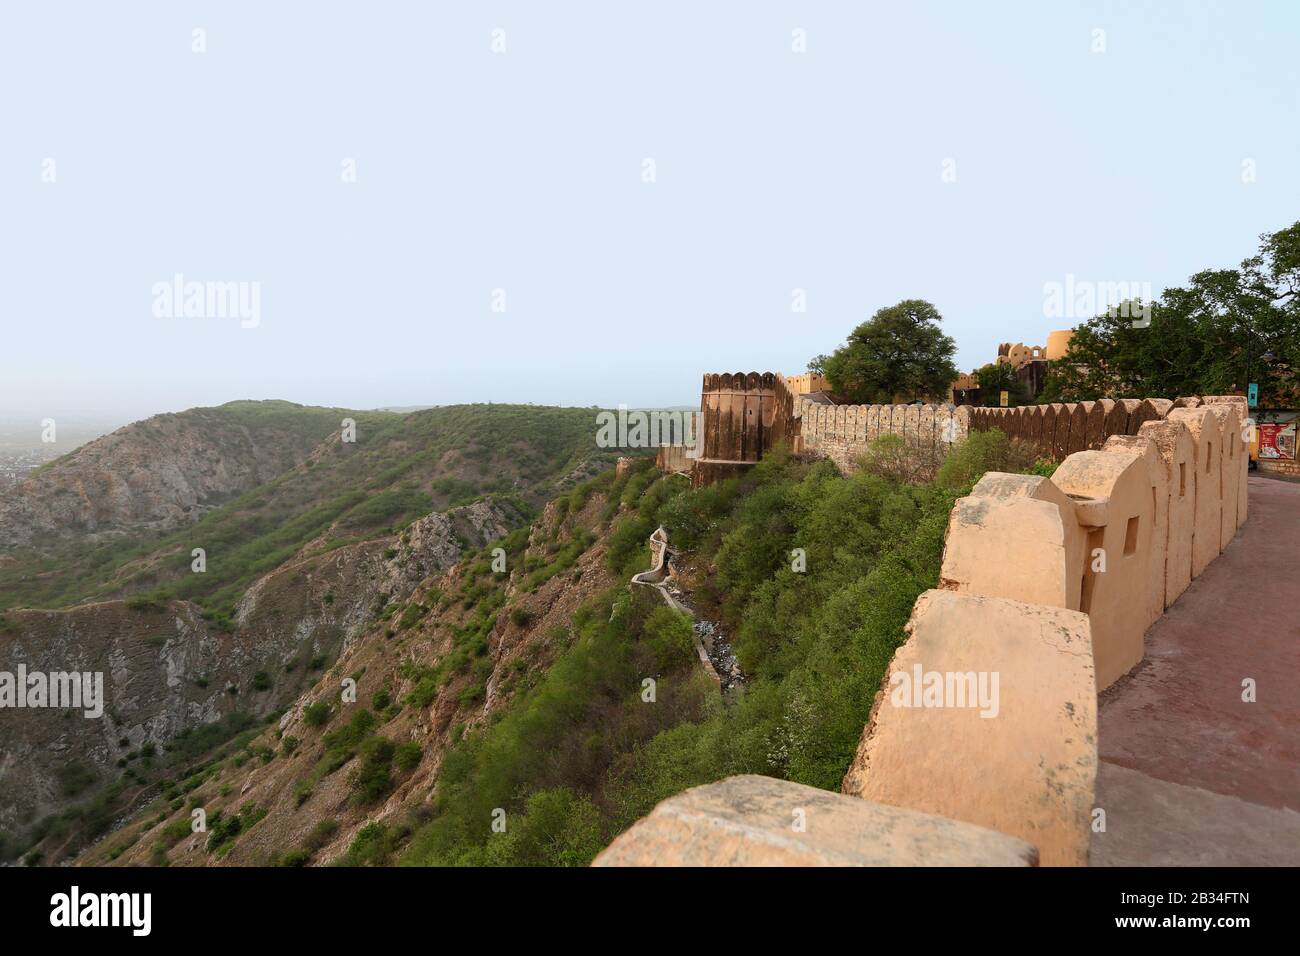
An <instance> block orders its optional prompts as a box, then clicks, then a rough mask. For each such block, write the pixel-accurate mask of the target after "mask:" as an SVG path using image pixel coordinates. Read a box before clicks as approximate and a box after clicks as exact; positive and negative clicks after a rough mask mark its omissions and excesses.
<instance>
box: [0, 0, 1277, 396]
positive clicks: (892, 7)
mask: <svg viewBox="0 0 1300 956" xmlns="http://www.w3.org/2000/svg"><path fill="white" fill-rule="evenodd" d="M2 23H3V25H2V26H0V130H3V132H2V133H0V136H2V137H3V149H0V310H2V313H0V314H2V316H3V318H2V322H3V324H2V325H0V418H9V419H18V420H22V419H24V418H25V417H28V416H31V417H33V418H37V419H38V418H40V417H44V416H47V415H51V416H55V415H59V414H65V415H66V414H77V415H80V416H82V417H85V416H94V415H100V416H103V417H105V418H118V419H121V420H124V421H125V420H129V419H131V418H138V417H143V416H145V415H149V414H153V413H156V412H161V411H175V410H180V409H183V408H187V407H191V406H195V405H210V404H219V403H221V402H225V401H230V400H234V399H243V398H284V399H289V400H292V401H297V402H302V403H307V404H320V405H332V406H342V407H349V408H373V407H382V406H406V405H432V404H453V403H458V402H471V401H493V402H534V403H538V404H563V405H601V406H606V407H611V406H614V405H617V404H620V403H625V404H628V405H630V406H632V407H638V406H650V405H690V404H693V403H694V402H696V401H698V395H699V389H700V380H701V376H702V373H704V372H708V371H749V370H758V371H767V370H772V371H780V372H785V373H787V374H789V373H795V372H799V371H802V370H803V369H804V368H805V366H806V363H807V361H808V359H809V358H810V357H812V356H814V355H817V354H820V353H826V352H830V351H832V350H833V349H834V348H835V347H836V346H837V345H839V344H840V343H841V342H842V341H843V340H844V338H845V337H846V335H847V334H848V333H849V332H850V331H851V330H852V329H853V327H854V326H856V325H857V324H859V323H860V322H862V321H864V320H866V319H868V318H870V316H871V315H872V313H874V312H875V311H876V310H877V309H879V308H882V307H885V306H888V305H891V304H893V303H896V302H898V301H899V300H901V299H906V298H923V299H927V300H929V301H931V302H933V303H934V304H935V305H936V306H937V307H938V309H939V311H940V312H941V313H942V314H943V316H944V327H945V329H946V331H947V332H948V334H950V335H951V336H953V338H954V339H955V340H956V342H957V346H958V351H957V363H958V365H959V367H960V368H961V369H963V370H967V369H970V368H974V367H976V366H978V365H982V364H984V363H986V362H988V361H991V360H992V359H993V357H994V355H995V354H996V350H997V345H998V343H1000V342H1004V341H1007V342H1018V341H1023V342H1025V343H1027V344H1043V343H1044V342H1045V341H1046V338H1047V333H1048V331H1050V330H1052V329H1056V328H1066V327H1069V326H1070V325H1072V324H1075V323H1076V322H1077V321H1079V320H1080V319H1079V318H1074V317H1065V318H1061V317H1057V316H1052V315H1047V314H1046V312H1047V311H1048V309H1047V308H1046V307H1045V301H1046V296H1045V292H1044V287H1045V284H1047V283H1053V282H1057V283H1064V282H1065V281H1066V277H1067V276H1073V277H1075V280H1076V281H1090V282H1133V283H1143V284H1149V286H1150V288H1151V289H1152V290H1153V291H1154V293H1155V294H1158V293H1159V291H1160V290H1161V289H1163V288H1165V287H1166V286H1169V285H1176V284H1179V283H1181V282H1183V281H1185V279H1186V278H1187V276H1189V275H1190V274H1192V273H1193V272H1196V271H1199V270H1200V269H1204V268H1209V267H1228V266H1233V265H1236V264H1237V263H1239V262H1240V260H1241V259H1243V258H1245V257H1246V256H1248V255H1250V254H1252V253H1253V252H1254V251H1255V248H1256V245H1257V241H1258V236H1259V235H1260V234H1261V233H1263V232H1266V231H1272V230H1276V229H1279V228H1282V227H1284V226H1286V225H1289V224H1291V223H1292V222H1294V221H1296V219H1298V218H1300V212H1298V211H1297V208H1298V205H1300V190H1297V181H1296V174H1297V171H1300V126H1298V125H1297V124H1296V123H1295V117H1296V116H1297V115H1300V109H1298V108H1297V107H1298V106H1300V104H1298V103H1297V99H1298V98H1300V57H1296V56H1295V53H1294V48H1295V41H1296V38H1297V35H1298V31H1300V5H1297V4H1295V3H1289V2H1277V3H1246V2H1232V3H1193V2H1186V3H1140V4H1139V3H1115V4H1110V3H1071V2H1053V3H1041V2H1030V3H979V4H967V3H956V2H952V3H922V2H918V3H906V4H904V3H894V4H888V5H885V4H868V3H826V2H803V3H795V2H789V3H784V2H766V3H761V4H760V3H754V2H752V0H751V2H711V3H700V2H698V0H695V2H689V3H687V2H665V0H661V2H657V3H654V4H630V3H629V4H623V3H620V4H614V3H607V2H606V3H596V2H592V3H563V2H556V3H548V4H539V3H468V2H466V3H415V2H409V3H396V2H374V3H370V4H356V3H328V2H311V3H306V2H276V3H265V2H260V3H259V2H221V3H217V2H211V3H201V2H166V3H163V2H158V3H147V2H137V3H114V4H109V3H100V2H85V3H56V2H40V3H38V2H12V3H7V4H6V5H5V8H4V12H3V21H2ZM196 31H199V32H196ZM178 275H179V276H181V277H182V279H181V282H182V283H198V284H199V285H196V286H195V287H194V288H197V289H198V290H199V291H200V292H202V293H204V295H203V296H200V297H199V299H198V300H196V301H192V302H190V303H189V305H190V306H191V307H190V308H187V307H186V302H185V299H186V295H184V294H183V295H182V296H181V301H179V302H175V301H169V298H170V297H169V295H168V293H167V290H168V289H171V288H173V286H174V284H175V282H176V277H177V276H178ZM204 283H206V285H205V284H204ZM213 283H236V284H237V285H235V286H229V287H227V288H230V289H234V290H236V291H237V292H238V293H240V294H242V295H243V296H245V298H244V299H243V300H242V301H243V302H244V303H245V304H246V306H247V308H245V309H244V310H243V311H240V310H239V309H236V308H234V304H235V303H236V302H237V301H238V300H231V302H230V303H228V307H227V308H225V309H223V308H222V307H221V302H220V301H219V300H218V299H216V298H215V297H214V298H212V299H211V301H209V299H208V298H206V293H208V292H209V291H214V290H215V289H216V288H217V287H216V286H214V285H211V284H213ZM799 290H801V291H799ZM182 291H183V293H184V292H185V290H184V288H182ZM191 291H192V290H191ZM254 296H256V298H254ZM254 302H256V309H253V303H254ZM801 304H802V311H800V310H799V307H800V305H801Z"/></svg>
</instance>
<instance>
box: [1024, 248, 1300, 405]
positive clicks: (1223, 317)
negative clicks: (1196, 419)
mask: <svg viewBox="0 0 1300 956" xmlns="http://www.w3.org/2000/svg"><path fill="white" fill-rule="evenodd" d="M1148 305H1149V307H1150V324H1149V325H1146V324H1145V323H1141V322H1138V323H1135V322H1134V320H1133V318H1132V315H1133V314H1134V310H1133V309H1132V308H1130V309H1129V310H1127V311H1126V310H1123V309H1115V310H1111V311H1110V312H1108V313H1106V314H1105V315H1100V316H1097V317H1096V318H1094V319H1091V320H1089V321H1088V322H1085V323H1084V324H1082V325H1080V326H1078V327H1076V328H1075V330H1074V337H1073V338H1072V339H1071V341H1070V352H1069V355H1068V356H1067V357H1065V358H1063V359H1058V360H1057V361H1056V362H1054V363H1053V366H1052V370H1051V373H1050V374H1049V376H1048V381H1047V385H1046V387H1045V388H1044V391H1043V394H1042V395H1041V396H1040V398H1039V400H1040V401H1080V400H1087V399H1096V398H1102V397H1111V398H1115V397H1120V396H1130V397H1131V396H1144V395H1158V396H1163V397H1167V398H1173V397H1175V396H1178V395H1215V394H1227V393H1244V392H1245V391H1246V385H1247V384H1248V383H1249V382H1257V383H1258V384H1259V390H1260V405H1261V406H1264V407H1282V406H1286V405H1289V404H1294V403H1295V402H1296V400H1297V394H1298V393H1300V223H1296V224H1295V225H1292V226H1289V227H1288V228H1286V229H1283V230H1281V231H1279V232H1275V233H1268V234H1265V235H1263V236H1261V237H1260V248H1259V251H1258V252H1257V253H1256V254H1255V255H1254V256H1251V257H1250V258H1248V259H1246V260H1245V261H1244V262H1242V264H1241V266H1240V268H1237V269H1207V270H1205V271H1203V272H1198V273H1197V274H1196V275H1194V276H1192V277H1191V278H1190V279H1189V280H1188V283H1187V286H1186V287H1185V288H1181V287H1180V288H1171V289H1166V290H1165V291H1164V294H1163V295H1161V296H1160V297H1159V298H1158V299H1157V300H1156V301H1155V302H1152V303H1149V304H1148Z"/></svg>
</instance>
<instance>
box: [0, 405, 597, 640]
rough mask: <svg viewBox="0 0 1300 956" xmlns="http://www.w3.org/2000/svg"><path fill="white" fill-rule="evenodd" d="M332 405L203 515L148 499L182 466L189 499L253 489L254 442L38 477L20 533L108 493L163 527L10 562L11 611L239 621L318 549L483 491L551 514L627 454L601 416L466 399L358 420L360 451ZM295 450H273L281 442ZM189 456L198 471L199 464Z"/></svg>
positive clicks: (73, 514) (70, 522) (4, 566)
mask: <svg viewBox="0 0 1300 956" xmlns="http://www.w3.org/2000/svg"><path fill="white" fill-rule="evenodd" d="M224 408H227V406H223V409H224ZM198 411H202V410H198ZM216 411H221V410H220V409H219V410H216ZM303 411H304V413H306V412H307V411H310V410H303ZM318 411H319V410H318ZM324 411H326V412H328V420H326V421H324V422H323V424H324V425H327V426H328V429H326V430H325V431H324V436H325V437H324V438H323V440H320V441H316V442H315V444H313V445H312V446H311V447H310V448H308V447H307V445H308V440H307V439H308V438H310V439H311V440H313V441H314V440H315V433H313V434H312V435H310V436H306V437H304V438H303V440H301V441H299V442H297V443H290V444H289V445H286V446H285V447H292V449H293V452H292V454H289V453H288V452H285V451H284V450H283V449H280V451H279V452H275V453H279V454H283V455H284V458H283V460H278V459H277V461H278V463H279V464H281V465H284V466H285V468H284V469H283V470H281V471H279V472H278V473H276V474H275V475H274V476H273V477H271V478H270V480H266V481H263V482H262V483H260V484H256V485H255V486H253V487H249V488H248V489H247V490H244V491H243V493H242V494H240V493H236V491H237V489H234V488H233V486H230V487H231V488H232V490H231V491H230V494H235V497H233V498H231V497H229V494H227V495H226V496H225V497H224V498H222V500H221V501H220V503H217V502H216V499H215V498H212V497H210V498H207V499H204V500H205V501H206V502H207V503H206V504H201V505H189V504H186V502H188V501H189V500H190V498H191V497H194V495H191V494H190V493H189V492H188V491H187V492H184V493H182V492H180V491H175V490H174V491H173V492H168V493H167V494H163V493H162V492H161V491H157V492H156V493H155V491H150V490H148V489H151V488H154V487H155V486H158V487H163V486H165V487H168V488H172V485H169V484H168V482H172V483H173V484H174V485H175V486H176V487H177V488H179V487H180V485H181V483H182V482H181V478H179V477H176V476H177V475H179V474H181V473H182V472H183V473H185V474H190V473H191V472H193V476H191V477H190V478H187V479H185V481H188V482H189V483H190V484H188V485H186V486H185V487H187V488H189V489H190V490H191V491H192V490H193V488H194V487H198V486H199V485H201V484H202V482H212V481H215V480H216V479H215V477H214V476H216V475H225V476H230V475H236V474H238V475H241V476H244V478H246V479H247V480H249V481H252V480H254V478H253V476H255V475H258V474H263V473H264V472H265V470H266V468H269V467H270V466H269V465H267V466H266V467H265V468H263V466H261V465H259V464H258V461H259V457H258V456H259V454H261V452H254V451H253V450H252V446H250V445H247V444H244V445H239V444H237V443H234V444H232V443H230V442H226V443H225V444H221V445H220V447H218V443H216V442H215V440H208V439H204V440H203V441H202V442H199V443H198V445H196V448H195V450H194V451H193V456H192V457H193V462H192V467H190V468H189V470H188V471H187V470H186V469H183V468H180V467H179V466H178V465H176V463H175V459H174V457H173V456H172V454H171V453H170V452H169V451H168V449H167V448H165V447H161V445H159V446H158V447H155V445H152V444H151V445H148V446H146V445H144V444H143V443H142V442H139V441H136V442H134V443H131V446H130V447H132V448H134V451H132V453H131V456H130V457H129V459H128V458H126V457H124V456H125V455H126V453H125V451H123V452H122V454H121V455H120V456H119V458H118V459H114V460H112V461H110V462H108V463H106V464H104V465H103V467H102V468H98V469H96V470H93V471H92V470H91V469H89V468H86V467H83V465H82V464H81V462H82V461H83V458H84V459H85V460H86V461H91V460H93V457H94V456H95V455H100V454H102V453H103V451H102V449H98V450H97V446H99V445H100V442H95V443H92V445H90V446H87V448H85V449H82V450H79V451H78V452H77V453H75V454H74V455H72V456H70V457H69V458H68V459H67V460H66V461H65V462H60V463H56V465H55V466H53V467H52V468H51V469H50V471H49V472H48V473H42V475H38V476H37V477H36V478H34V479H32V480H31V481H29V482H28V483H26V484H27V485H31V487H32V489H43V490H42V491H41V492H40V495H36V491H34V490H32V491H28V492H24V495H22V496H19V497H18V498H16V499H13V500H9V499H5V500H7V501H8V504H7V505H6V507H9V508H10V517H8V518H6V521H10V520H14V521H17V523H18V526H19V528H20V530H19V531H16V532H13V533H12V534H11V538H12V537H23V538H24V539H29V538H32V529H33V528H39V527H41V526H42V522H44V521H46V520H47V519H46V518H43V517H40V514H41V513H42V509H43V508H44V507H46V506H45V505H43V504H41V503H40V502H41V501H44V500H45V499H46V498H48V499H50V500H51V501H54V500H58V501H62V500H64V499H66V500H67V501H68V502H69V504H68V509H69V510H68V511H67V512H66V513H64V512H60V513H64V518H61V519H59V520H60V521H62V522H63V524H62V525H60V527H65V526H66V527H67V528H75V521H78V520H82V519H81V518H80V517H77V515H80V514H81V512H80V511H77V510H76V509H74V508H72V505H71V502H73V501H83V504H82V505H81V506H80V507H82V508H84V509H87V511H86V515H84V516H83V517H85V518H86V520H92V519H93V520H96V521H98V520H99V519H98V518H94V517H93V516H94V509H95V508H98V507H99V506H98V505H97V504H95V502H97V501H98V500H99V499H100V498H105V497H112V496H111V495H109V494H108V492H109V490H113V492H114V494H119V493H120V495H121V496H122V498H123V501H125V502H126V505H125V507H129V508H132V509H137V510H142V511H144V512H148V514H150V515H155V519H156V520H155V519H151V520H152V521H153V523H149V522H147V521H146V522H142V523H137V524H136V525H134V526H133V530H129V531H128V530H122V531H121V533H120V534H115V535H114V537H113V538H112V540H111V541H102V540H98V538H99V537H100V536H101V533H102V530H103V529H104V528H105V527H107V525H106V524H105V523H104V522H102V521H101V522H100V523H99V524H97V525H96V527H97V528H99V529H101V531H100V532H96V533H84V534H81V535H79V536H73V537H68V538H66V539H64V540H63V541H62V543H61V544H58V543H56V544H55V545H52V546H49V547H47V548H43V549H40V550H35V549H32V548H18V549H11V550H10V553H8V554H7V555H6V554H4V553H0V609H3V608H5V607H45V608H50V607H68V606H72V605H76V604H83V603H89V602H93V601H103V600H109V599H113V598H123V597H128V596H131V595H139V594H148V595H149V596H150V597H151V598H153V599H155V600H158V601H168V600H174V599H185V600H192V601H194V602H196V603H198V604H200V605H202V607H203V608H204V610H205V611H208V612H210V613H212V614H215V615H219V616H221V617H222V618H230V617H231V616H232V615H233V614H234V613H235V608H236V605H237V604H238V602H239V600H240V598H241V596H242V595H243V592H244V591H245V590H246V589H247V588H248V587H249V586H250V585H251V584H252V583H253V582H254V581H255V580H256V579H257V578H258V577H260V576H261V575H263V574H266V573H267V572H269V571H271V570H273V569H274V568H276V567H278V566H280V565H281V564H283V563H285V562H287V561H292V560H295V559H296V558H298V557H300V556H302V555H303V554H305V553H315V552H320V551H326V550H331V549H334V548H338V547H341V546H343V545H348V544H354V543H357V542H361V541H366V540H371V539H374V538H376V537H381V536H385V535H389V534H393V533H395V532H397V531H399V530H401V529H403V528H405V527H407V525H409V524H410V523H411V522H413V521H415V520H417V519H419V518H421V517H423V516H424V515H427V514H429V513H430V512H432V511H444V510H446V509H448V508H453V507H457V506H459V505H464V504H468V503H470V502H472V501H474V500H475V499H477V498H480V497H482V496H484V495H495V496H497V497H503V496H511V497H514V498H515V499H517V501H518V503H519V506H520V507H521V508H534V507H538V506H540V505H541V504H542V503H544V502H545V501H547V500H549V499H550V498H552V497H553V496H554V495H556V494H557V493H559V492H561V491H563V490H564V489H566V488H570V487H572V486H573V485H574V484H575V483H577V482H578V481H581V480H583V479H584V478H587V477H589V476H591V475H593V474H595V473H596V472H598V471H600V470H602V469H605V468H608V467H610V466H612V464H613V461H614V458H615V457H616V453H615V452H614V451H612V450H607V449H600V448H597V447H596V445H595V435H596V430H595V416H594V412H593V411H592V410H591V409H580V408H573V409H570V408H547V407H544V406H531V405H528V406H525V405H460V406H448V407H442V408H432V409H425V410H421V411H416V412H412V413H410V414H406V415H400V414H391V413H365V414H363V413H346V414H350V415H351V416H353V417H355V420H356V423H357V428H356V434H355V441H351V442H345V441H343V440H341V439H342V436H341V435H340V434H339V433H338V425H339V421H340V420H341V419H340V417H339V415H340V413H338V412H333V411H328V410H324ZM191 414H193V413H186V415H191ZM313 414H314V413H313ZM172 417H177V416H172ZM151 421H154V420H151ZM141 424H142V425H144V424H147V423H141ZM132 427H133V428H139V427H140V426H132ZM218 430H219V431H220V429H218ZM124 431H128V430H124ZM118 434H121V433H118ZM223 434H224V432H223ZM241 434H242V433H241ZM112 437H113V436H109V438H112ZM109 438H106V439H103V440H102V441H105V442H107V441H109ZM151 441H152V439H151ZM196 441H197V439H196ZM157 442H163V439H161V438H158V439H157ZM281 444H283V443H280V442H275V441H273V442H271V445H272V446H274V448H279V446H280V445H281ZM258 447H259V448H260V446H258ZM203 449H207V450H203ZM273 451H274V449H273ZM271 453H272V452H267V454H271ZM185 457H186V460H187V461H188V460H189V459H190V454H189V453H188V452H187V454H186V456H185ZM66 475H76V476H78V477H77V479H76V482H79V484H78V483H76V482H72V479H71V478H69V479H68V481H69V482H72V483H71V484H68V485H67V487H66V488H64V485H61V484H59V482H63V481H64V476H66ZM56 479H57V481H56ZM241 480H243V479H241ZM33 482H35V484H33ZM96 483H98V484H96ZM24 487H25V486H24ZM203 487H207V485H203ZM222 487H227V486H226V485H222ZM60 489H63V490H60ZM168 494H170V495H171V497H170V498H169V497H168ZM27 498H31V500H30V501H27ZM37 498H39V499H40V500H39V501H38V500H37ZM24 502H26V503H24ZM137 502H143V503H137ZM59 507H62V505H60V506H59ZM186 507H189V508H190V510H189V511H188V512H187V511H185V510H184V509H185V508H186ZM18 511H21V512H22V514H23V517H21V518H20V516H19V515H18V514H17V512H18ZM164 516H170V517H164ZM177 516H180V517H177ZM182 519H183V520H182ZM169 521H171V522H180V527H178V528H176V529H175V530H171V531H167V530H165V526H166V525H167V523H168V522H169ZM120 527H123V528H124V527H125V526H120ZM69 533H70V534H71V532H69ZM195 548H201V549H203V551H204V553H205V555H206V570H205V571H204V573H202V574H195V573H192V570H191V567H192V554H193V551H194V549H195Z"/></svg>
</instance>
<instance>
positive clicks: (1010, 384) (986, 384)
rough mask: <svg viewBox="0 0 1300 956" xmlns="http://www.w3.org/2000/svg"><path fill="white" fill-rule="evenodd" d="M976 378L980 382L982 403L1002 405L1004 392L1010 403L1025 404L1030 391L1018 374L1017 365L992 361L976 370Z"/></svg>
mask: <svg viewBox="0 0 1300 956" xmlns="http://www.w3.org/2000/svg"><path fill="white" fill-rule="evenodd" d="M975 378H976V379H977V380H978V381H979V383H980V404H981V405H1000V404H1001V401H1002V393H1003V392H1006V393H1007V404H1008V405H1023V404H1025V401H1026V399H1027V397H1028V393H1027V392H1026V390H1025V386H1024V385H1022V384H1021V382H1020V378H1019V377H1018V376H1017V375H1016V369H1015V366H1013V365H1010V364H1008V363H1005V362H1004V363H1003V364H1001V365H998V364H996V363H994V362H990V363H989V364H988V365H982V366H980V367H979V368H977V369H976V370H975Z"/></svg>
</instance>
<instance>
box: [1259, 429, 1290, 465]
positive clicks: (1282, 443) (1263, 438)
mask: <svg viewBox="0 0 1300 956" xmlns="http://www.w3.org/2000/svg"><path fill="white" fill-rule="evenodd" d="M1256 427H1258V428H1259V457H1260V458H1261V459H1262V460H1268V461H1279V460H1282V459H1285V460H1287V461H1295V434H1296V423H1295V422H1287V423H1285V424H1281V423H1279V422H1262V423H1260V424H1259V425H1258V426H1256Z"/></svg>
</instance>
